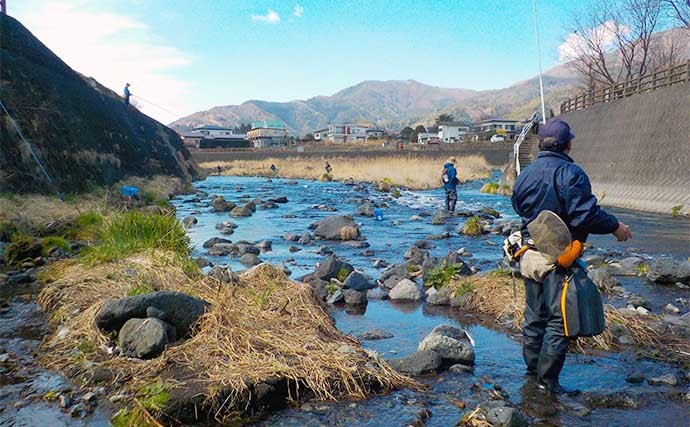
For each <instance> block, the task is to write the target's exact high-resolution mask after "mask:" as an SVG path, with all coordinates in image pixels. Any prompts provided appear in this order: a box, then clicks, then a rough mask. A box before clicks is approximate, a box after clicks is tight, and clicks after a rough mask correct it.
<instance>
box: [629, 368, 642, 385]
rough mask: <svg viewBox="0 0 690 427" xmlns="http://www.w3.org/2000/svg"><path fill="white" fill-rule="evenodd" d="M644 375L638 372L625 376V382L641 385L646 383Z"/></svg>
mask: <svg viewBox="0 0 690 427" xmlns="http://www.w3.org/2000/svg"><path fill="white" fill-rule="evenodd" d="M644 378H645V376H644V374H643V373H642V372H639V371H636V372H632V373H630V374H628V375H626V376H625V381H626V382H629V383H630V384H640V383H642V381H644Z"/></svg>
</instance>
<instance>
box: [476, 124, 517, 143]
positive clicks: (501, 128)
mask: <svg viewBox="0 0 690 427" xmlns="http://www.w3.org/2000/svg"><path fill="white" fill-rule="evenodd" d="M475 126H476V127H477V128H478V130H479V132H480V133H492V134H497V133H498V134H501V135H505V138H506V139H507V140H513V139H515V138H516V135H517V134H518V132H519V130H520V129H519V127H520V126H519V122H518V121H517V120H510V119H488V120H482V121H481V122H479V123H477V124H476V125H475Z"/></svg>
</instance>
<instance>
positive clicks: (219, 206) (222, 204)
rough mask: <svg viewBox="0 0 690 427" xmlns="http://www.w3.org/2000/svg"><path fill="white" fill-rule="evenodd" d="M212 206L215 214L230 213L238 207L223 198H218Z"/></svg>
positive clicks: (215, 198)
mask: <svg viewBox="0 0 690 427" xmlns="http://www.w3.org/2000/svg"><path fill="white" fill-rule="evenodd" d="M211 206H212V207H213V209H212V211H213V212H228V211H230V210H232V209H234V208H235V206H236V205H235V204H234V203H232V202H228V201H226V200H225V198H224V197H223V196H217V197H214V198H213V200H212V201H211Z"/></svg>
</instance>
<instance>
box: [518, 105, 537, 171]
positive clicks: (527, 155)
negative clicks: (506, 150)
mask: <svg viewBox="0 0 690 427" xmlns="http://www.w3.org/2000/svg"><path fill="white" fill-rule="evenodd" d="M535 120H538V118H535ZM533 124H534V121H530V122H529V123H527V124H526V125H525V126H524V127H523V128H522V132H520V136H518V139H517V141H515V145H513V161H514V162H515V172H516V174H517V175H520V172H521V171H522V169H524V168H526V167H527V166H529V165H530V164H531V163H532V162H533V161H534V159H536V158H537V153H539V139H538V138H537V137H536V135H533V134H532V132H530V131H531V129H532V125H533Z"/></svg>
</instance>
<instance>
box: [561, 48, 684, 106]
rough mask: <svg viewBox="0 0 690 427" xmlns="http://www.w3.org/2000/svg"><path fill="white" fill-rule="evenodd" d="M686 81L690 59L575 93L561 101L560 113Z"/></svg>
mask: <svg viewBox="0 0 690 427" xmlns="http://www.w3.org/2000/svg"><path fill="white" fill-rule="evenodd" d="M688 82H690V60H688V61H686V62H684V63H682V64H678V65H672V66H670V67H668V68H665V69H663V70H659V71H655V72H653V73H650V74H647V75H645V76H642V77H637V78H634V79H630V80H626V81H624V82H621V83H617V84H615V85H611V86H607V87H604V88H601V89H596V90H593V91H589V92H585V93H582V94H580V95H577V96H575V97H574V98H570V99H568V100H567V101H564V102H563V103H561V114H564V113H568V112H571V111H577V110H583V109H585V108H589V107H591V106H592V105H596V104H601V103H604V102H611V101H613V100H616V99H621V98H627V97H628V96H632V95H637V94H639V93H644V92H651V91H654V90H656V89H659V88H662V87H667V86H671V85H674V84H678V83H688Z"/></svg>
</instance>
